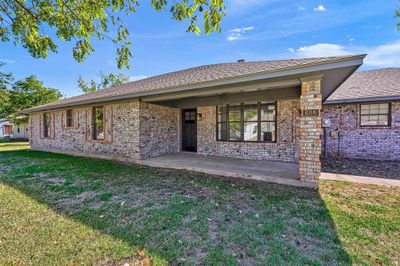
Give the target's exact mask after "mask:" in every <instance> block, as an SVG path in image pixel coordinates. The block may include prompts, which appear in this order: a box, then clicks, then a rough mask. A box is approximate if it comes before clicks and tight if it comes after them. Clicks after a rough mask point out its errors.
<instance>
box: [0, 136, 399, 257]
mask: <svg viewBox="0 0 400 266" xmlns="http://www.w3.org/2000/svg"><path fill="white" fill-rule="evenodd" d="M15 144H16V143H10V144H5V143H0V265H10V264H11V265H27V264H29V265H32V264H33V265H80V264H84V265H87V264H91V265H123V264H124V263H126V262H127V263H135V262H136V263H142V264H143V265H150V264H153V265H165V264H174V265H177V264H180V265H193V264H203V265H277V264H278V265H279V264H285V265H299V264H308V265H348V264H361V265H366V264H376V265H380V264H382V265H398V264H399V254H400V253H399V252H398V251H399V250H400V211H399V208H400V189H389V188H386V187H379V186H367V185H356V184H349V183H340V182H328V181H323V182H322V183H321V188H320V191H319V192H317V191H314V190H311V189H302V188H293V187H287V186H281V185H274V184H268V183H260V182H250V181H244V180H229V179H226V178H225V179H224V178H217V177H213V176H210V175H205V174H200V173H193V172H187V171H181V170H179V171H178V170H164V169H156V168H149V167H143V166H137V165H123V164H119V163H117V162H112V161H104V160H95V159H87V158H80V157H72V156H66V155H59V154H52V153H45V152H35V151H29V150H16V149H22V148H24V147H25V148H27V146H26V145H25V144H21V145H15ZM24 145H25V146H24Z"/></svg>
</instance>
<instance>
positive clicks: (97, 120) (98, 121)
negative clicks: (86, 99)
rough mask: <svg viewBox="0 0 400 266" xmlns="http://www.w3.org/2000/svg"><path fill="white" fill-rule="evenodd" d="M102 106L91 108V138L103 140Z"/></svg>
mask: <svg viewBox="0 0 400 266" xmlns="http://www.w3.org/2000/svg"><path fill="white" fill-rule="evenodd" d="M103 117H104V108H103V107H94V108H93V139H95V140H103V139H104V123H103Z"/></svg>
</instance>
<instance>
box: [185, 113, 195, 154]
mask: <svg viewBox="0 0 400 266" xmlns="http://www.w3.org/2000/svg"><path fill="white" fill-rule="evenodd" d="M196 117H197V111H196V109H190V110H182V150H183V151H193V152H196V151H197V120H196Z"/></svg>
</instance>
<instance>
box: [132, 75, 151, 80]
mask: <svg viewBox="0 0 400 266" xmlns="http://www.w3.org/2000/svg"><path fill="white" fill-rule="evenodd" d="M145 78H147V76H145V75H138V76H130V77H129V81H136V80H141V79H145Z"/></svg>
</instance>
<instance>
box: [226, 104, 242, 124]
mask: <svg viewBox="0 0 400 266" xmlns="http://www.w3.org/2000/svg"><path fill="white" fill-rule="evenodd" d="M240 109H241V108H240V104H237V105H229V121H231V122H235V121H236V122H239V121H240V120H241V111H240Z"/></svg>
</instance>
